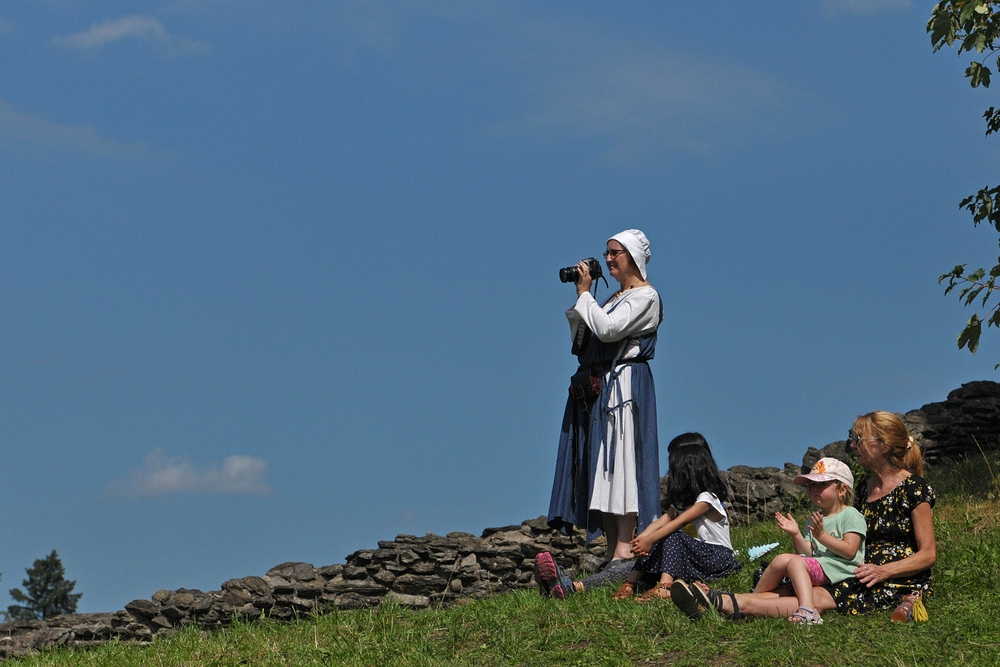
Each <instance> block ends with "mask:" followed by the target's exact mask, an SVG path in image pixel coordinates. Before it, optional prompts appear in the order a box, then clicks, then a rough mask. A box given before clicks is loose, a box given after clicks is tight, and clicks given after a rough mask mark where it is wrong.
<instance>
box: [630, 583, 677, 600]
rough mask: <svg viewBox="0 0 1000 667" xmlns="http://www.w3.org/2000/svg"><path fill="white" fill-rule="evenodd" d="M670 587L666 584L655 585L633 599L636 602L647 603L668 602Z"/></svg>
mask: <svg viewBox="0 0 1000 667" xmlns="http://www.w3.org/2000/svg"><path fill="white" fill-rule="evenodd" d="M669 599H670V586H668V585H667V584H657V585H656V586H654V587H653V588H650V589H649V590H648V591H646V592H645V593H643V594H642V595H640V596H639V597H637V598H636V599H635V601H636V602H649V601H651V600H669Z"/></svg>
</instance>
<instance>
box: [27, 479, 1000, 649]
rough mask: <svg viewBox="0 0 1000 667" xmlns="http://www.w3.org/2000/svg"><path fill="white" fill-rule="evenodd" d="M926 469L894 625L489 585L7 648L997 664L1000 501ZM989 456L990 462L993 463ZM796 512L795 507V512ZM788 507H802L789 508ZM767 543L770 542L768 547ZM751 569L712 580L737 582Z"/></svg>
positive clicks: (726, 584)
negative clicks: (467, 594) (917, 562)
mask: <svg viewBox="0 0 1000 667" xmlns="http://www.w3.org/2000/svg"><path fill="white" fill-rule="evenodd" d="M981 461H982V460H981V459H980V462H979V463H977V462H975V461H969V462H964V463H959V464H957V465H955V466H952V467H950V468H949V469H948V470H939V471H936V474H934V473H933V472H932V474H930V475H929V477H930V479H931V482H932V484H934V485H935V486H936V488H938V490H939V493H940V496H939V502H938V505H937V507H936V509H935V530H936V534H937V539H938V562H937V564H936V565H935V568H934V576H935V595H934V597H933V598H932V599H931V600H930V602H929V603H928V611H929V613H930V617H931V620H930V622H929V623H924V624H912V623H910V624H906V625H903V624H896V623H892V622H891V621H890V620H889V615H888V612H886V613H883V614H876V615H871V616H868V617H845V616H841V615H839V614H836V613H832V612H831V613H828V614H827V615H826V616H825V619H826V622H825V624H824V625H822V626H813V627H798V626H795V625H792V624H791V623H788V622H787V621H785V620H784V619H765V620H757V621H754V622H752V623H745V624H733V623H730V622H727V621H724V620H722V619H721V618H719V617H717V616H714V615H707V616H706V617H705V618H703V619H702V621H701V622H699V623H696V624H692V623H690V622H689V621H688V620H687V619H686V618H685V617H683V616H682V615H681V614H680V613H679V612H678V611H677V610H676V609H675V608H674V607H673V605H671V604H670V603H669V602H667V603H657V604H650V605H645V606H643V605H638V604H635V603H634V602H630V601H627V602H614V601H612V600H611V599H610V595H611V591H610V590H607V589H605V590H597V591H593V592H590V593H586V594H582V595H575V596H571V597H570V598H569V599H568V600H566V601H565V602H558V601H555V600H550V599H543V598H541V597H539V596H538V594H537V593H536V592H535V591H519V592H516V593H511V594H506V595H498V596H496V597H493V598H491V599H487V600H481V601H477V602H473V603H470V604H467V605H465V606H462V607H456V608H452V609H444V610H435V611H423V612H414V611H408V610H405V609H401V608H400V607H398V606H396V605H393V604H389V603H387V604H384V605H382V606H381V607H380V608H379V609H377V610H371V611H360V612H344V613H339V614H334V615H330V616H325V617H319V618H312V619H306V620H303V621H301V622H299V623H296V624H292V625H279V624H276V623H263V624H254V625H237V626H234V627H232V628H230V629H227V630H225V631H222V632H218V633H214V634H211V635H209V634H203V633H200V632H198V631H196V630H188V631H185V632H182V633H180V634H178V635H177V636H175V637H173V638H171V639H168V640H163V641H157V642H155V643H154V644H153V645H152V646H151V647H146V648H144V647H136V646H122V645H117V644H112V645H108V646H105V647H102V648H98V649H95V650H91V651H59V652H52V653H45V654H40V655H38V656H35V657H33V658H30V659H27V660H24V661H19V663H23V664H31V665H36V664H37V665H67V664H71V665H89V664H93V665H149V666H150V667H160V666H162V665H188V666H190V665H246V664H251V665H312V664H316V665H320V664H324V665H325V664H334V665H399V664H406V665H437V664H454V665H466V664H468V665H521V664H524V665H629V664H648V665H705V664H709V665H729V664H740V665H838V666H841V665H866V666H868V665H992V664H1000V620H998V619H1000V592H998V574H1000V571H998V570H1000V530H998V523H1000V501H998V500H997V496H996V495H994V494H993V493H992V491H995V490H996V489H995V488H994V487H993V483H992V480H991V478H990V477H989V475H988V473H987V470H986V467H985V466H983V465H982V463H981ZM996 469H998V468H997V466H996V465H995V464H994V470H996ZM800 514H802V515H803V516H804V514H805V512H801V513H800ZM799 518H800V520H801V519H802V517H799ZM733 541H734V546H735V547H736V548H737V549H741V550H745V548H746V547H747V546H753V545H757V544H763V543H767V542H774V541H779V542H781V543H782V549H783V550H788V549H790V547H791V543H790V539H788V537H787V535H785V534H783V533H781V532H780V531H778V530H777V529H776V528H775V527H774V526H771V525H766V524H761V525H754V526H751V527H750V528H748V529H738V530H735V531H734V533H733ZM772 553H776V552H772ZM752 569H753V568H745V570H744V571H743V572H741V573H738V574H736V575H733V576H732V577H730V578H728V579H727V580H725V581H723V582H721V584H720V585H721V586H722V587H723V588H729V589H732V590H737V591H745V590H748V589H749V585H750V576H751V574H750V573H751V571H752Z"/></svg>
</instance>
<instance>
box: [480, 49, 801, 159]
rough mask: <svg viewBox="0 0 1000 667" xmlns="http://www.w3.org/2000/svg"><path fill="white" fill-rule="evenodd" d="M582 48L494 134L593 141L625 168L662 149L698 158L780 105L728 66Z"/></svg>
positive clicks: (764, 81)
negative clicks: (517, 115)
mask: <svg viewBox="0 0 1000 667" xmlns="http://www.w3.org/2000/svg"><path fill="white" fill-rule="evenodd" d="M589 43H590V47H589V48H586V49H585V48H571V49H570V50H569V53H570V54H572V55H571V57H568V58H564V59H563V61H562V62H561V63H560V64H557V65H554V66H553V67H551V68H550V69H549V71H547V72H545V73H544V75H543V76H542V77H541V78H540V79H539V80H538V81H537V83H536V89H537V92H536V93H535V95H534V102H533V103H532V105H531V106H529V108H527V109H525V113H524V114H523V115H522V116H521V117H520V118H519V119H518V120H515V121H513V122H508V123H504V124H501V125H500V126H499V129H500V130H501V132H504V133H511V134H514V135H516V134H520V133H524V134H531V135H535V136H537V135H543V136H544V137H548V138H550V139H560V138H563V137H567V138H593V139H596V140H598V141H600V142H603V143H604V144H605V145H606V146H607V147H608V155H609V157H611V158H612V159H613V160H614V161H615V162H619V163H631V162H633V161H635V160H636V159H642V158H644V157H647V156H648V155H650V154H651V153H652V152H654V151H657V150H660V149H663V148H680V149H683V150H688V151H696V152H702V151H706V150H712V149H713V148H714V147H715V146H717V145H719V144H720V143H728V142H731V141H734V140H739V138H740V137H741V136H742V135H743V134H744V133H746V132H747V131H748V130H750V129H752V128H754V127H756V126H759V125H761V124H762V123H765V122H766V119H767V116H768V114H767V112H768V111H772V110H774V109H775V108H777V107H778V106H779V105H780V97H781V95H780V94H779V92H780V91H779V86H778V85H777V84H776V83H774V82H772V81H771V80H770V79H769V78H768V77H766V76H764V75H762V74H760V73H758V72H755V71H753V70H750V69H747V68H745V67H741V66H739V65H735V64H733V63H725V62H712V61H709V60H707V59H701V60H697V59H693V58H690V57H682V56H678V55H675V54H672V53H669V52H667V51H664V50H661V49H654V48H643V47H632V48H629V47H627V46H625V45H621V44H616V45H611V44H606V45H603V46H601V45H600V44H599V42H596V41H595V40H590V41H589Z"/></svg>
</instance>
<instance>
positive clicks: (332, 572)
mask: <svg viewBox="0 0 1000 667" xmlns="http://www.w3.org/2000/svg"><path fill="white" fill-rule="evenodd" d="M905 420H906V422H907V424H908V425H909V427H910V429H911V431H912V432H913V434H914V436H915V437H916V438H917V439H918V440H919V441H920V443H921V445H922V446H923V447H924V448H925V450H926V453H927V457H928V459H930V460H932V461H933V460H936V459H937V460H943V459H946V458H947V459H951V458H956V457H959V456H962V455H965V454H969V453H976V454H977V455H978V448H977V446H976V444H975V440H974V439H973V438H975V439H977V440H978V441H979V444H980V445H981V446H982V447H983V448H984V449H985V448H988V447H993V448H995V447H998V446H1000V384H997V383H995V382H970V383H969V384H965V385H962V387H961V388H960V389H956V390H955V391H953V392H951V394H949V395H948V398H947V400H945V401H943V402H941V403H930V404H928V405H925V406H923V407H922V408H920V409H919V410H913V411H912V412H909V413H907V414H906V415H905ZM822 456H833V457H836V458H840V459H844V458H845V457H846V456H847V449H846V446H845V443H844V442H843V441H840V442H834V443H831V444H829V445H827V446H826V447H823V448H822V449H816V448H813V447H810V448H809V449H808V450H807V451H806V453H805V455H804V456H803V458H802V463H801V465H796V464H794V463H785V464H784V467H782V468H775V467H765V468H752V467H750V466H743V465H740V466H733V467H732V468H729V469H728V470H726V471H723V479H724V481H725V483H726V486H727V489H728V491H729V502H728V505H729V508H730V517H731V519H732V521H733V522H734V523H747V522H749V521H754V520H759V519H769V518H770V517H772V516H773V515H774V512H776V511H790V510H795V509H800V508H802V507H804V506H805V501H804V499H803V492H802V489H801V488H800V487H797V486H795V484H794V482H793V480H794V479H795V476H796V475H798V474H800V473H801V472H806V471H808V470H809V468H811V467H812V464H813V463H815V462H816V460H818V459H819V458H820V457H822ZM665 483H666V481H665V479H664V480H661V481H660V484H661V488H663V486H665ZM664 509H665V508H664ZM584 537H585V536H584V534H583V532H582V531H575V532H574V533H573V534H571V535H562V534H560V533H558V532H556V531H554V530H552V529H550V528H549V527H548V525H547V524H546V522H545V517H538V518H537V519H531V520H529V521H524V522H522V523H520V524H517V525H512V526H503V527H499V528H487V529H486V530H484V531H483V533H482V535H480V536H479V537H476V536H475V535H472V534H469V533H448V534H447V535H445V536H443V537H442V536H440V535H432V534H428V535H425V536H423V537H417V536H414V535H397V536H396V539H395V540H392V541H382V542H379V543H378V548H377V549H362V550H360V551H355V552H354V553H353V554H351V555H350V556H348V557H347V559H346V561H345V563H343V564H337V565H327V566H325V567H318V568H317V567H313V566H312V565H310V564H308V563H283V564H281V565H278V566H276V567H273V568H271V569H270V570H268V572H267V573H265V574H264V576H263V577H256V576H250V577H243V578H241V579H230V580H229V581H226V582H225V583H223V584H222V587H221V588H220V589H219V590H217V591H209V592H203V591H199V590H195V589H186V588H180V589H177V590H175V591H168V590H163V591H158V592H157V593H155V594H154V595H153V596H152V598H150V599H149V600H133V601H132V602H129V603H128V604H127V605H125V609H123V610H121V611H117V612H114V613H110V614H71V615H67V616H60V617H56V618H53V619H48V620H45V621H32V622H23V623H7V624H5V625H0V658H2V657H13V656H21V655H25V654H27V653H30V652H31V651H35V650H39V649H45V648H52V647H57V646H81V647H84V646H92V645H95V644H98V643H101V642H105V641H109V640H114V639H116V640H118V641H123V642H148V641H150V640H151V639H153V638H154V637H162V636H169V635H170V634H172V633H174V632H176V631H177V629H178V628H182V627H185V626H189V625H195V626H198V627H201V628H205V629H211V628H217V627H220V626H224V625H227V624H229V623H231V622H232V621H233V619H235V618H243V619H248V620H253V619H260V618H265V617H266V618H270V619H275V620H280V621H290V620H294V619H296V618H301V617H303V616H308V615H309V614H313V613H323V612H328V611H333V610H338V609H355V608H360V607H371V606H375V605H378V604H381V603H382V601H383V600H387V599H388V600H393V601H395V602H396V603H398V604H401V605H403V606H406V607H412V608H417V609H420V608H427V607H438V606H445V605H450V604H459V603H461V602H462V601H465V600H472V599H476V598H481V597H483V596H486V595H491V594H494V593H500V592H503V591H509V590H514V589H518V588H529V587H533V586H534V583H533V581H532V565H533V559H534V557H535V555H537V554H538V553H539V552H540V551H551V552H552V553H553V554H554V555H555V557H556V560H557V561H558V562H559V563H560V564H561V565H563V566H564V567H565V568H567V570H568V571H569V573H570V574H571V575H573V574H585V573H587V572H592V571H595V570H596V568H597V567H598V566H599V565H600V563H601V557H602V556H603V554H604V541H603V538H600V539H598V540H597V541H595V542H593V543H591V544H590V545H587V544H586V542H585V539H584Z"/></svg>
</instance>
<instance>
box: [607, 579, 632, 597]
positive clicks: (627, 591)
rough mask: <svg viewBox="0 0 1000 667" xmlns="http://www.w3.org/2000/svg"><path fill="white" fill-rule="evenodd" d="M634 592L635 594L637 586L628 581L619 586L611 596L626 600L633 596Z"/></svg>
mask: <svg viewBox="0 0 1000 667" xmlns="http://www.w3.org/2000/svg"><path fill="white" fill-rule="evenodd" d="M633 594H635V586H633V585H632V584H630V583H629V582H627V581H626V582H625V583H624V584H622V585H621V586H619V587H618V590H617V591H615V594H614V595H612V596H611V599H612V600H625V599H628V598H630V597H632V595H633Z"/></svg>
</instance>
